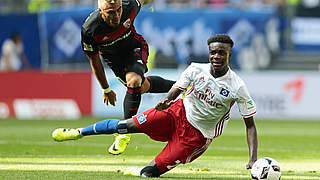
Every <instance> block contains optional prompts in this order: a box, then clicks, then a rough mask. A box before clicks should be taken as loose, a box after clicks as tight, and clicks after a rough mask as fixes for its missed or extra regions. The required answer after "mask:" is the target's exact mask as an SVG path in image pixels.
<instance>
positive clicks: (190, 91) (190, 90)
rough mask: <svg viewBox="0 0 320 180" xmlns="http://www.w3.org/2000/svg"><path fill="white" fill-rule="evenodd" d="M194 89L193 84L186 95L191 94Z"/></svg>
mask: <svg viewBox="0 0 320 180" xmlns="http://www.w3.org/2000/svg"><path fill="white" fill-rule="evenodd" d="M193 90H194V87H193V86H191V88H190V89H189V90H188V91H187V92H186V96H188V95H189V94H191V93H192V91H193Z"/></svg>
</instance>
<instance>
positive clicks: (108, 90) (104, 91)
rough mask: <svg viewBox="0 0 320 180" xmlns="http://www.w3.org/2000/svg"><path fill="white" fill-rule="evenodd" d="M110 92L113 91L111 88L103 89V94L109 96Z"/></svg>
mask: <svg viewBox="0 0 320 180" xmlns="http://www.w3.org/2000/svg"><path fill="white" fill-rule="evenodd" d="M109 92H111V89H110V88H107V89H103V93H105V94H107V93H109Z"/></svg>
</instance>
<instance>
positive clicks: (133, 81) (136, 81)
mask: <svg viewBox="0 0 320 180" xmlns="http://www.w3.org/2000/svg"><path fill="white" fill-rule="evenodd" d="M126 81H127V87H131V88H137V87H141V83H142V78H141V76H140V75H138V74H136V75H134V76H130V77H129V78H127V79H126Z"/></svg>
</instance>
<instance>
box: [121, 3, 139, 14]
mask: <svg viewBox="0 0 320 180" xmlns="http://www.w3.org/2000/svg"><path fill="white" fill-rule="evenodd" d="M127 1H130V4H132V6H133V8H134V17H136V16H137V15H138V13H139V12H140V9H141V3H140V1H139V0H127ZM123 2H125V0H124V1H123Z"/></svg>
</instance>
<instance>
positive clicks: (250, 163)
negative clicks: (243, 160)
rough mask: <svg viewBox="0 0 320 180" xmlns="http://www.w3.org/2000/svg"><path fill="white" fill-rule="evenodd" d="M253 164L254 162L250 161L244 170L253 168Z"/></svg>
mask: <svg viewBox="0 0 320 180" xmlns="http://www.w3.org/2000/svg"><path fill="white" fill-rule="evenodd" d="M254 162H255V161H252V160H250V161H249V162H248V164H247V165H246V168H247V169H251V168H252V166H253V164H254Z"/></svg>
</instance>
